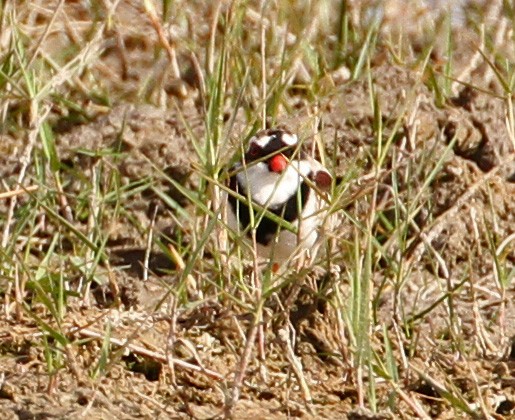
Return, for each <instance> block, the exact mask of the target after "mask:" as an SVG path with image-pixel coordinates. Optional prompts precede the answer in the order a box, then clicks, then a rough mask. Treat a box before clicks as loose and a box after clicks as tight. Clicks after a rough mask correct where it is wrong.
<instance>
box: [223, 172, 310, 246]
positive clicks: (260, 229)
mask: <svg viewBox="0 0 515 420" xmlns="http://www.w3.org/2000/svg"><path fill="white" fill-rule="evenodd" d="M310 175H311V174H310ZM229 186H230V188H231V189H232V190H233V191H236V192H237V193H239V194H241V195H243V196H245V195H246V192H245V190H244V188H243V187H242V186H241V185H240V183H239V182H238V179H237V178H236V175H233V176H232V177H231V179H230V181H229ZM309 194H310V188H309V186H308V185H307V184H306V183H305V182H304V181H303V182H302V183H301V184H300V205H299V203H298V194H293V195H292V196H291V197H290V198H289V199H288V201H287V202H286V203H284V204H282V205H280V206H278V207H276V208H272V207H268V208H267V210H268V211H270V212H271V213H274V214H276V215H277V216H279V217H282V218H283V219H284V220H286V221H287V222H290V223H291V222H294V221H295V220H297V219H298V217H299V209H302V208H304V205H305V204H306V202H307V201H308V198H309ZM229 203H230V205H231V208H232V210H233V212H234V214H235V215H236V217H237V218H238V220H239V223H240V225H241V227H242V229H246V228H247V227H248V226H249V225H250V208H249V206H248V204H247V203H245V202H243V201H241V200H238V199H237V198H236V197H234V196H232V195H229ZM255 213H258V211H255ZM279 229H280V227H279V225H278V224H277V222H275V221H273V220H271V219H270V218H268V217H266V215H264V216H263V217H262V219H261V221H260V222H259V224H258V225H257V227H256V241H257V242H258V243H260V244H262V245H268V244H269V243H270V241H271V240H272V239H273V238H274V236H275V235H276V233H277V232H278V231H279ZM248 235H249V236H250V231H249V233H248Z"/></svg>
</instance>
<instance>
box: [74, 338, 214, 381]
mask: <svg viewBox="0 0 515 420" xmlns="http://www.w3.org/2000/svg"><path fill="white" fill-rule="evenodd" d="M72 333H76V334H78V335H80V336H81V337H87V338H95V339H99V340H103V339H104V338H105V337H104V335H103V334H101V333H98V332H96V331H92V330H88V329H81V328H74V329H73V330H72ZM109 342H110V343H111V344H114V345H115V346H118V347H124V348H127V349H129V350H130V351H132V352H134V353H136V354H140V355H141V356H145V357H150V358H152V359H154V360H157V361H159V362H161V363H168V362H169V361H170V360H171V361H172V362H173V364H174V366H178V367H180V368H183V369H185V370H191V371H193V372H198V373H202V374H203V375H206V376H209V377H210V378H212V379H215V380H217V381H223V380H224V376H223V375H221V374H220V373H218V372H215V371H214V370H211V369H206V368H203V367H202V366H197V365H193V364H191V363H188V362H185V361H184V360H180V359H174V358H171V357H167V356H166V354H164V353H158V352H155V351H151V350H148V349H146V348H144V347H142V346H138V345H137V344H133V343H130V342H129V340H127V339H126V340H121V339H118V338H113V337H111V338H110V339H109Z"/></svg>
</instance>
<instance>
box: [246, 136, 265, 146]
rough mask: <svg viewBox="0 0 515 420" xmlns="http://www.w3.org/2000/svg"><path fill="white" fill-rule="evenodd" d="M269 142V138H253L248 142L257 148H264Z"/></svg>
mask: <svg viewBox="0 0 515 420" xmlns="http://www.w3.org/2000/svg"><path fill="white" fill-rule="evenodd" d="M269 141H270V136H261V137H257V136H256V137H254V138H253V139H252V140H251V141H250V142H251V143H255V144H257V145H258V146H259V147H265V146H266V145H267V144H268V142H269Z"/></svg>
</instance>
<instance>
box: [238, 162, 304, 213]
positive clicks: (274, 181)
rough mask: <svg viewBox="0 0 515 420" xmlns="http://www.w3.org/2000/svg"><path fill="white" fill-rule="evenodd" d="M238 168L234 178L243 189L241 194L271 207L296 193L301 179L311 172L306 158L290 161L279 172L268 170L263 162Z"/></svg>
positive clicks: (279, 204)
mask: <svg viewBox="0 0 515 420" xmlns="http://www.w3.org/2000/svg"><path fill="white" fill-rule="evenodd" d="M240 168H241V172H239V173H238V174H237V175H236V179H237V180H238V183H239V184H240V185H241V186H242V187H243V189H244V191H242V192H241V194H242V195H246V194H250V196H251V198H252V200H253V201H254V202H255V203H257V204H259V205H261V206H263V207H269V208H271V209H274V208H277V207H280V206H281V205H282V204H284V203H286V202H287V201H288V199H289V198H290V197H292V196H293V195H295V194H297V191H298V189H299V187H300V184H301V183H302V181H303V179H304V178H305V177H307V176H308V175H309V173H310V172H311V165H310V164H309V162H308V161H306V160H300V161H299V160H293V161H291V162H290V164H289V165H288V166H287V167H286V169H285V170H284V171H283V172H282V173H280V174H278V173H276V172H272V171H270V170H269V169H268V165H267V164H266V163H265V162H259V163H256V164H252V165H249V166H248V167H247V169H246V170H244V169H243V168H242V166H239V169H240Z"/></svg>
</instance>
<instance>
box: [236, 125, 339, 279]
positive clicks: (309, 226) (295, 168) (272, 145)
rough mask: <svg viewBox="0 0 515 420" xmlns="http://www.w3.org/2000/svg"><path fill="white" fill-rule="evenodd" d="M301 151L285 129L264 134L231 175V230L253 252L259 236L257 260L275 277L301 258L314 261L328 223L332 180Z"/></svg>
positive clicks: (251, 143) (251, 144)
mask: <svg viewBox="0 0 515 420" xmlns="http://www.w3.org/2000/svg"><path fill="white" fill-rule="evenodd" d="M300 146H301V145H299V141H298V137H297V135H295V134H293V133H292V132H290V131H289V130H287V129H283V128H269V129H265V130H261V131H259V132H257V133H256V134H255V135H254V136H252V137H251V138H250V141H249V143H248V147H247V149H246V151H245V153H244V155H243V156H242V157H241V159H240V160H239V161H238V162H237V163H236V164H235V165H234V166H233V167H232V168H231V171H230V173H229V182H228V184H229V185H228V187H229V189H230V191H229V194H227V197H228V200H227V202H228V205H227V224H228V226H229V227H230V228H231V229H232V230H233V231H235V232H236V233H237V234H238V235H241V236H243V237H244V241H245V242H246V243H247V244H250V246H252V243H253V241H252V237H253V234H254V235H255V243H256V251H257V256H258V257H259V258H260V259H262V260H265V261H268V262H271V263H272V267H273V271H278V270H279V267H281V266H282V265H284V264H285V263H289V262H291V261H293V260H294V259H295V258H296V257H297V256H299V255H301V254H302V253H303V252H304V253H307V254H308V255H309V254H312V255H311V256H312V257H313V254H314V250H315V248H316V245H317V244H318V243H319V242H320V241H319V239H320V238H321V235H322V230H323V229H322V228H323V225H324V222H325V220H326V217H327V212H326V208H327V203H326V201H327V199H328V190H329V189H330V186H331V183H332V176H331V175H330V173H329V171H328V170H327V169H326V168H325V167H324V166H323V165H322V164H321V163H320V162H319V161H317V160H315V159H314V158H311V157H309V156H308V155H307V154H306V153H304V152H303V151H302V150H301V147H300ZM249 201H251V202H252V203H249ZM263 209H265V210H263ZM272 215H275V216H276V217H274V216H272ZM281 219H283V220H284V221H285V222H287V223H289V224H290V227H291V228H293V230H294V232H293V231H292V230H291V229H287V228H286V227H285V223H284V222H281ZM253 221H254V222H253ZM252 225H254V226H252ZM253 229H254V230H255V233H253V232H252V230H253Z"/></svg>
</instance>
